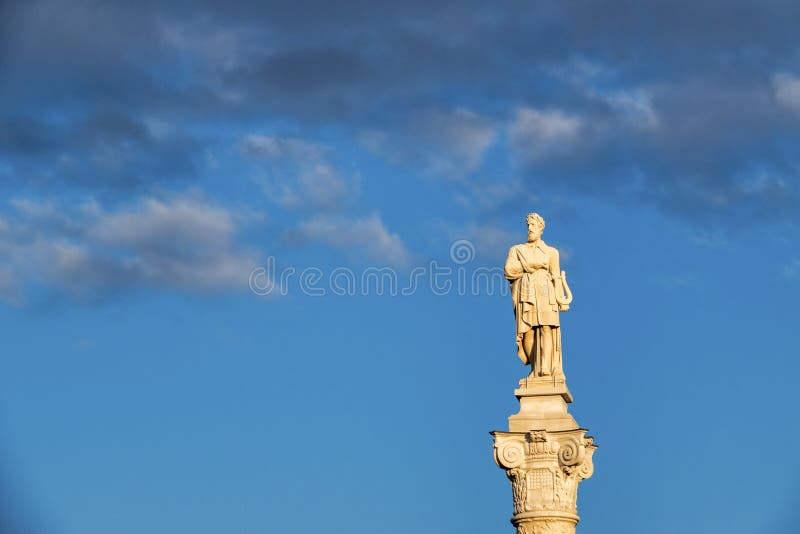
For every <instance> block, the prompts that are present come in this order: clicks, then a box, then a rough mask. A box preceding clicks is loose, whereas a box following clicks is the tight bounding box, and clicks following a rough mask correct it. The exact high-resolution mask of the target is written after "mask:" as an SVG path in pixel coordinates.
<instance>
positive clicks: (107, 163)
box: [0, 112, 202, 191]
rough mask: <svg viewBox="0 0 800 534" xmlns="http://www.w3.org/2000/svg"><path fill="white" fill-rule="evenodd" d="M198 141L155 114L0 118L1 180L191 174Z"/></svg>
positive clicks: (93, 183)
mask: <svg viewBox="0 0 800 534" xmlns="http://www.w3.org/2000/svg"><path fill="white" fill-rule="evenodd" d="M201 155H202V147H201V145H200V144H199V143H198V141H197V140H195V139H194V138H193V137H191V136H190V135H189V134H187V133H186V132H184V131H183V129H182V128H178V127H175V126H174V125H171V124H169V123H166V122H164V121H160V120H158V119H148V118H144V119H139V118H134V117H132V116H129V115H123V114H118V113H103V112H98V113H95V114H93V115H91V116H88V117H85V118H79V119H77V120H72V121H67V122H65V121H47V120H45V119H43V118H40V117H36V116H27V117H15V116H10V117H6V118H0V158H1V159H0V161H2V162H3V163H5V165H4V168H0V174H3V175H4V176H3V178H4V181H5V182H6V183H13V184H18V185H21V184H33V185H35V186H38V187H45V186H47V187H52V186H65V185H66V186H78V187H81V188H89V189H93V190H100V191H102V190H112V191H117V190H130V189H136V188H143V187H148V186H154V185H157V184H163V183H165V182H167V183H169V182H173V183H175V182H178V183H180V182H181V181H187V180H191V179H192V177H193V175H194V173H195V168H196V163H197V160H198V158H200V157H201Z"/></svg>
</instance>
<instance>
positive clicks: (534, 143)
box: [508, 108, 584, 161]
mask: <svg viewBox="0 0 800 534" xmlns="http://www.w3.org/2000/svg"><path fill="white" fill-rule="evenodd" d="M582 133H584V121H583V119H582V118H581V117H579V116H577V115H574V114H569V113H566V112H564V111H562V110H558V109H545V110H538V109H533V108H521V109H518V110H517V111H516V113H515V114H514V118H513V120H512V121H511V123H510V125H509V129H508V135H509V139H510V142H511V145H512V147H513V150H514V151H515V152H516V154H517V157H518V158H519V159H521V160H523V161H537V160H543V159H548V158H552V157H565V156H567V155H569V154H570V153H571V152H572V151H574V150H575V148H576V146H577V145H578V144H579V143H580V142H581V141H582V140H583V138H582Z"/></svg>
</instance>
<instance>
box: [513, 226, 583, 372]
mask: <svg viewBox="0 0 800 534" xmlns="http://www.w3.org/2000/svg"><path fill="white" fill-rule="evenodd" d="M527 222H528V242H527V243H523V244H520V245H514V246H513V247H511V249H510V250H509V251H508V257H507V258H506V265H505V275H506V278H507V279H508V280H509V282H510V283H511V298H512V299H513V301H514V316H515V317H516V321H517V355H518V356H519V357H520V359H521V360H522V361H523V363H525V364H530V366H531V375H532V376H534V377H540V376H546V377H553V379H554V380H555V381H561V382H563V381H564V371H563V365H562V361H561V328H560V323H559V317H558V314H559V312H562V311H567V310H568V309H569V304H570V303H571V302H572V292H571V291H570V289H569V286H568V285H567V275H566V273H565V272H564V271H562V270H561V268H560V266H559V258H558V250H556V249H555V248H553V247H551V246H550V245H548V244H547V243H545V242H544V241H543V240H542V238H541V237H542V232H543V231H544V225H545V223H544V219H543V218H542V217H541V216H540V215H539V214H538V213H530V214H528V217H527Z"/></svg>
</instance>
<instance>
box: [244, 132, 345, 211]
mask: <svg viewBox="0 0 800 534" xmlns="http://www.w3.org/2000/svg"><path fill="white" fill-rule="evenodd" d="M240 148H241V151H242V153H243V154H244V155H245V156H246V157H247V158H248V159H250V160H251V161H252V162H254V163H255V164H256V165H257V167H256V172H255V174H254V177H255V180H256V181H257V182H258V183H259V184H260V185H261V187H262V190H263V191H264V193H265V194H266V196H267V197H268V198H269V199H270V200H272V201H273V202H276V203H277V204H278V205H280V206H281V207H283V208H285V209H290V210H323V211H331V210H332V211H338V210H341V209H342V208H344V207H346V206H348V205H350V204H352V203H353V201H355V199H356V198H357V197H358V195H359V181H358V178H357V177H355V176H345V175H344V174H343V173H342V172H341V171H340V170H339V169H338V168H336V166H334V164H333V163H332V162H331V161H330V156H331V150H330V149H328V148H327V147H325V146H323V145H320V144H317V143H313V142H309V141H306V140H303V139H298V138H291V137H288V138H287V137H276V136H268V135H257V134H252V135H247V136H245V137H244V138H243V139H242V140H241V141H240Z"/></svg>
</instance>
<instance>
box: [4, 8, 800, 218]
mask: <svg viewBox="0 0 800 534" xmlns="http://www.w3.org/2000/svg"><path fill="white" fill-rule="evenodd" d="M629 7H630V6H628V5H627V4H619V5H613V6H612V5H609V3H608V2H607V1H605V2H604V1H589V2H571V1H558V2H556V1H543V2H537V3H536V4H535V5H531V4H529V3H520V2H512V3H504V4H503V5H501V6H493V7H492V8H491V9H489V8H486V6H485V4H483V3H480V2H473V1H467V2H440V3H437V4H436V5H434V6H431V5H430V3H424V2H418V1H409V2H404V3H402V4H397V3H386V2H372V3H369V5H365V4H364V3H363V2H354V1H352V0H345V1H344V2H343V3H337V7H336V9H334V8H332V7H331V5H330V3H325V2H321V1H318V0H314V1H312V2H310V3H305V4H304V5H303V9H298V8H297V6H294V5H290V4H281V3H274V2H267V3H261V4H257V3H252V2H248V1H238V0H235V1H232V2H226V3H224V4H221V3H214V2H208V1H201V2H199V3H195V4H192V5H191V6H189V5H188V4H187V3H185V2H177V1H175V0H167V1H164V2H158V3H153V2H142V3H137V4H136V5H135V6H131V5H128V4H125V3H120V2H117V3H114V2H112V3H107V4H104V6H103V9H97V8H96V6H95V4H94V2H90V1H86V0H76V1H74V2H68V3H66V2H63V1H60V0H34V1H30V2H17V3H9V4H8V6H4V9H3V17H0V24H2V27H0V39H1V40H2V41H0V65H2V68H0V121H1V122H2V126H3V127H0V145H2V148H0V150H2V151H4V153H3V157H4V160H5V161H4V162H3V164H2V165H0V177H2V179H3V182H4V183H6V184H9V183H11V184H12V185H13V186H15V187H16V186H18V185H20V184H22V185H28V186H30V187H32V188H34V189H40V188H43V187H51V186H52V185H53V184H62V185H63V184H66V186H67V187H70V188H87V187H89V188H93V189H95V190H101V189H102V190H104V191H105V190H113V191H119V192H122V193H125V192H127V191H130V189H131V188H140V189H141V188H144V189H146V190H149V191H151V190H155V189H157V187H156V186H157V185H162V184H166V188H167V189H170V188H174V185H172V184H173V182H174V180H176V179H178V180H180V179H183V180H190V179H192V178H193V177H194V174H195V173H194V171H195V167H194V162H195V159H196V156H197V155H198V154H203V153H204V149H205V148H207V145H208V144H210V143H212V142H214V141H212V140H209V139H208V138H207V137H206V136H201V135H200V133H199V132H214V133H213V136H218V137H221V138H224V139H222V142H223V143H229V142H235V140H236V139H238V138H239V136H240V135H241V132H242V131H246V130H248V129H251V128H252V127H253V124H258V125H259V127H260V126H261V125H262V124H264V123H267V124H269V125H270V126H272V125H275V124H280V125H281V126H287V130H285V131H292V132H294V134H295V135H296V136H298V137H303V136H306V135H307V133H308V132H319V131H323V130H325V131H335V132H336V133H337V135H340V137H339V140H338V141H337V146H346V145H347V144H348V143H349V144H355V143H356V142H359V141H360V142H361V143H363V146H367V147H368V148H370V149H371V150H373V151H374V152H375V153H377V154H379V155H380V156H381V157H383V158H386V159H387V160H389V161H390V162H393V163H394V164H398V165H404V166H408V168H412V169H414V170H415V171H416V170H417V169H420V170H419V171H418V172H420V173H421V174H426V175H434V176H438V177H443V178H446V179H450V180H456V181H458V180H461V181H464V180H467V179H470V178H471V177H473V176H474V175H475V174H477V173H479V172H481V171H482V170H483V169H484V168H485V166H486V160H487V157H492V156H494V155H495V153H496V152H497V153H499V154H498V158H497V159H498V160H503V159H504V158H505V157H506V156H507V154H506V152H511V155H510V157H511V158H512V165H511V166H512V169H511V170H512V172H514V173H515V176H519V177H520V178H521V179H522V180H523V181H524V182H525V183H526V184H528V185H535V186H536V187H537V190H539V191H542V192H545V189H544V188H543V187H542V186H543V185H551V184H552V187H553V188H555V192H556V193H563V194H565V195H566V194H569V195H575V194H578V195H590V196H594V197H598V198H602V199H604V200H609V201H612V202H630V203H636V204H642V203H647V204H649V205H652V206H654V207H656V208H657V209H660V210H662V211H664V212H666V213H668V214H670V215H671V216H673V217H676V218H683V219H687V220H691V221H693V222H695V221H699V220H701V219H704V220H708V221H715V222H717V223H721V224H729V221H730V220H731V218H732V215H733V214H737V213H740V212H742V211H744V212H747V213H751V214H765V215H766V216H767V217H766V218H767V219H772V220H777V219H781V220H787V219H796V218H797V213H799V212H798V210H797V207H798V201H797V197H798V191H797V189H798V185H797V184H798V174H797V173H798V158H797V156H796V154H795V151H793V150H792V148H791V147H794V146H796V145H797V142H798V141H800V121H798V120H797V114H796V113H787V110H794V111H797V109H798V105H797V102H798V98H797V93H798V91H797V83H798V81H797V80H798V79H797V75H796V74H793V73H792V71H791V69H790V66H791V65H793V64H794V62H795V61H796V58H797V52H798V44H797V39H796V33H797V32H796V24H795V23H794V21H796V20H797V18H798V16H800V4H798V3H797V2H788V1H779V0H775V1H767V2H766V3H761V4H758V5H756V4H754V3H752V2H751V3H747V2H738V1H736V2H733V3H732V4H731V5H730V6H728V7H729V9H728V10H726V12H725V15H724V16H720V12H719V6H718V5H717V4H716V3H714V2H707V1H694V2H689V1H683V0H681V1H677V2H670V3H669V5H666V4H663V5H655V4H653V5H648V6H647V7H646V8H642V9H630V8H629ZM353 12H357V13H358V14H359V16H358V18H357V20H355V19H353V17H352V13H353ZM89 110H100V111H98V112H96V115H97V120H95V112H94V111H89ZM431 110H438V111H431ZM114 117H116V119H115V118H114ZM509 117H511V119H510V121H511V123H512V125H513V126H509V125H507V124H506V126H505V127H504V126H503V124H505V123H507V122H508V121H509ZM120 118H122V119H120ZM163 125H168V126H170V127H169V128H166V129H165V128H162V126H163ZM504 132H505V133H508V135H509V140H510V141H511V145H510V146H506V145H505V139H504V138H503V133H504ZM226 136H228V137H227V138H226ZM203 144H206V146H198V145H203ZM328 158H329V160H330V161H332V160H335V158H332V157H330V156H328ZM328 170H329V169H328V168H325V167H323V168H321V172H320V173H319V177H318V178H314V179H312V178H308V179H307V180H306V183H305V184H294V183H293V184H292V185H291V186H290V187H289V188H288V191H283V190H282V189H281V188H280V187H279V186H280V185H281V184H280V183H278V184H273V185H277V186H278V187H273V188H272V189H271V193H270V194H271V195H273V198H274V199H275V201H276V202H277V203H278V204H281V203H283V205H285V206H292V205H299V203H300V202H301V199H302V198H305V197H304V195H306V194H307V195H309V196H310V197H314V195H315V194H316V195H319V193H314V192H313V191H304V190H305V189H308V188H310V187H311V186H310V185H309V184H312V183H313V182H314V181H316V182H318V183H322V182H324V181H325V180H327V182H326V183H328V184H329V185H328V186H326V187H325V189H327V188H331V189H332V190H335V189H336V188H335V185H336V183H338V182H337V181H336V180H339V181H341V180H344V181H348V178H346V177H343V176H342V175H341V174H335V173H334V178H330V176H329V177H327V178H326V177H325V173H326V172H327V171H328ZM763 172H766V173H768V174H769V175H770V176H772V177H773V185H772V186H770V187H769V188H761V189H758V188H749V189H748V187H747V186H743V185H742V184H743V183H746V182H747V180H748V179H749V178H744V177H743V176H745V175H748V174H749V175H751V176H758V175H759V174H762V173H763ZM306 176H314V171H313V169H312V170H310V171H308V173H306ZM777 181H781V182H782V185H781V186H780V187H778V186H777V185H775V184H777ZM544 182H547V184H544ZM296 191H303V193H302V195H299V196H298V195H295V194H293V193H295V192H296ZM546 192H547V193H548V194H551V193H553V192H552V191H546ZM333 196H334V197H336V195H333ZM314 198H317V200H315V201H314V202H317V203H321V204H323V205H325V204H326V202H327V201H326V200H325V199H324V198H321V197H319V196H317V197H314ZM337 198H339V199H341V198H343V196H342V194H339V196H338V197H337ZM331 204H332V203H331V202H327V205H329V206H330V205H331ZM331 209H332V208H331Z"/></svg>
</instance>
